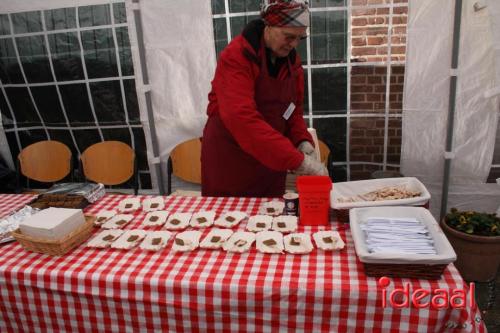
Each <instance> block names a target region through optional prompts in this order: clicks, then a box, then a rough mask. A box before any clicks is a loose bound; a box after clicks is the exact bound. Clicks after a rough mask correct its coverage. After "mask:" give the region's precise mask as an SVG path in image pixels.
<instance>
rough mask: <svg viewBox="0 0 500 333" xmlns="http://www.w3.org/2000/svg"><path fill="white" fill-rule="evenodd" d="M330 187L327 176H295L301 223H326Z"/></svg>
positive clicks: (330, 183)
mask: <svg viewBox="0 0 500 333" xmlns="http://www.w3.org/2000/svg"><path fill="white" fill-rule="evenodd" d="M331 189H332V180H331V179H330V177H328V176H299V177H297V190H298V192H299V212H300V224H301V225H328V222H329V220H330V219H329V213H330V191H331Z"/></svg>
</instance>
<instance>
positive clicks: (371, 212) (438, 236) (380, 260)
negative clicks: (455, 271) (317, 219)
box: [349, 207, 457, 265]
mask: <svg viewBox="0 0 500 333" xmlns="http://www.w3.org/2000/svg"><path fill="white" fill-rule="evenodd" d="M349 215H350V222H349V223H350V229H351V233H352V238H353V241H354V247H355V249H356V253H357V255H358V257H359V260H360V261H361V262H363V263H373V264H375V263H376V264H426V265H436V264H449V263H451V262H454V261H455V260H456V259H457V255H456V254H455V251H454V250H453V247H452V246H451V244H450V242H449V241H448V238H446V236H445V235H444V233H443V231H442V230H441V227H440V226H439V224H438V223H437V221H436V220H435V219H434V217H433V216H432V215H431V213H430V212H429V210H427V209H425V208H423V207H366V208H354V209H351V210H350V212H349ZM372 217H388V218H391V217H392V218H394V217H410V218H411V217H412V218H416V219H417V220H418V221H420V222H421V223H422V224H424V225H425V227H426V228H427V230H429V234H430V236H431V237H432V239H433V240H434V247H435V249H436V252H437V254H408V253H392V254H391V253H370V252H368V248H367V246H366V235H365V233H364V232H363V230H361V227H360V226H361V224H362V223H366V221H367V219H369V218H372Z"/></svg>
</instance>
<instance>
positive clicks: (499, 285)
mask: <svg viewBox="0 0 500 333" xmlns="http://www.w3.org/2000/svg"><path fill="white" fill-rule="evenodd" d="M495 288H496V292H495V294H496V295H495V296H496V297H495V303H494V304H493V306H492V307H491V308H490V309H489V310H486V305H487V303H488V289H489V288H488V284H487V283H476V300H477V304H478V306H479V308H480V309H481V310H482V311H481V312H482V313H483V319H484V321H485V323H486V327H487V328H488V333H500V274H497V277H496V281H495Z"/></svg>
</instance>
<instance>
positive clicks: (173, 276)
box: [0, 195, 486, 332]
mask: <svg viewBox="0 0 500 333" xmlns="http://www.w3.org/2000/svg"><path fill="white" fill-rule="evenodd" d="M125 197H127V196H124V195H106V196H105V197H104V198H103V199H101V200H100V201H99V202H98V203H97V204H94V205H92V206H90V207H89V208H87V209H86V213H91V214H93V213H97V212H99V211H100V210H103V209H113V208H115V207H116V206H117V204H118V202H119V201H120V200H122V199H124V198H125ZM139 198H141V199H143V198H145V196H139ZM165 199H166V209H167V210H169V211H170V212H176V211H177V212H196V211H199V210H215V211H216V212H217V214H221V213H223V212H226V211H228V210H242V211H245V212H247V213H249V214H256V213H257V210H258V207H259V205H260V203H261V202H262V199H255V198H204V197H175V196H171V197H166V198H165ZM144 216H145V213H144V212H143V211H142V210H139V211H137V212H136V213H135V219H134V220H133V222H132V223H131V224H129V225H127V227H126V229H133V228H142V226H141V225H140V224H141V222H142V220H143V218H144ZM239 228H240V229H242V228H244V225H240V226H239ZM324 229H334V230H338V231H339V233H340V235H341V236H342V238H343V239H344V240H345V242H346V248H344V250H342V251H339V252H333V253H332V252H324V251H321V250H317V249H315V250H314V251H313V252H312V253H311V254H308V255H292V254H273V255H270V254H262V253H259V252H257V250H256V249H255V247H254V248H253V249H252V250H251V251H250V252H248V253H243V254H237V253H226V252H224V251H219V250H200V249H197V250H195V251H193V252H189V253H176V252H173V251H171V243H172V241H170V244H169V246H167V247H166V248H165V249H164V250H161V251H159V252H155V253H151V252H147V251H143V250H140V249H139V248H136V249H132V250H129V251H122V250H114V249H106V250H98V249H91V248H87V247H85V246H84V245H81V246H80V247H78V248H76V249H75V250H73V251H71V252H70V253H68V254H66V255H65V256H62V257H51V256H48V255H43V254H37V253H33V252H26V251H24V250H23V249H22V247H21V246H20V245H18V244H17V243H10V244H7V245H3V246H1V247H0V331H2V332H5V331H16V332H17V331H30V332H31V331H37V330H38V331H55V332H58V331H82V332H105V331H116V332H123V331H138V332H146V331H160V330H163V331H179V332H184V331H203V332H223V331H224V332H225V331H233V332H240V331H266V332H278V331H280V332H281V331H287V330H299V331H312V332H319V331H325V332H443V331H450V332H451V331H454V330H453V329H448V328H447V327H452V326H454V325H455V327H456V326H458V325H460V327H461V328H460V329H458V330H456V331H457V332H485V331H486V330H485V328H484V325H483V322H482V320H481V317H480V314H479V311H478V310H477V309H471V308H469V307H468V305H467V307H466V308H464V309H452V308H448V309H441V310H434V309H429V308H425V309H417V308H415V307H410V308H403V309H396V308H392V307H386V308H383V307H382V292H381V290H380V289H379V288H378V287H377V279H375V278H370V277H367V276H365V274H364V272H363V266H362V264H361V263H360V262H359V260H358V259H357V257H356V254H355V250H354V246H353V242H352V238H351V234H350V232H349V230H348V225H344V224H337V223H335V222H333V223H332V224H331V225H330V226H328V227H301V228H300V231H305V232H308V233H313V232H315V231H318V230H324ZM96 232H97V231H96ZM206 232H207V231H206ZM405 283H410V286H411V288H412V290H414V289H416V288H423V289H427V290H435V289H436V288H442V289H444V290H447V291H449V292H450V291H451V290H452V289H455V288H464V287H465V283H464V281H463V280H462V278H461V277H460V274H459V273H458V272H457V270H456V268H455V267H454V266H453V265H449V266H448V268H447V269H446V270H445V272H444V274H443V277H442V278H441V280H438V281H427V280H415V279H392V280H391V285H390V286H389V287H388V288H387V290H389V291H390V289H391V288H394V287H402V286H403V285H404V284H405ZM35 328H37V329H35Z"/></svg>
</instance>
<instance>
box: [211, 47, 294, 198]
mask: <svg viewBox="0 0 500 333" xmlns="http://www.w3.org/2000/svg"><path fill="white" fill-rule="evenodd" d="M261 54H262V56H261V71H260V74H259V76H258V77H257V80H256V81H255V102H256V104H257V111H258V112H260V113H261V114H262V116H263V117H264V119H265V120H266V122H267V123H268V124H269V125H271V126H272V127H273V128H274V129H275V130H277V131H278V132H280V133H281V134H284V133H285V131H286V129H287V124H286V120H285V119H284V118H283V113H285V111H286V109H287V108H288V106H289V105H290V103H291V102H295V101H296V86H295V85H296V74H294V75H292V73H293V72H292V68H291V67H292V66H291V64H290V60H289V59H288V62H287V63H288V73H289V74H288V77H287V78H286V79H284V80H278V79H276V78H273V77H271V76H269V72H268V69H267V59H266V52H265V49H264V43H262V52H261ZM201 160H202V175H201V176H202V195H203V196H222V197H224V196H234V197H279V196H281V195H283V193H284V192H285V180H286V172H283V171H274V170H271V169H269V168H267V167H265V166H264V165H263V164H262V163H260V162H259V161H258V160H256V159H255V158H253V157H252V156H251V155H249V154H247V153H246V152H245V151H243V150H242V149H241V147H240V146H239V145H238V143H237V142H236V140H235V139H234V138H233V136H232V135H231V133H230V132H229V131H228V130H227V129H226V127H225V126H224V124H223V122H222V120H221V119H220V116H219V115H218V114H215V115H213V116H211V117H209V119H208V121H207V124H206V126H205V129H204V131H203V146H202V153H201Z"/></svg>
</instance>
